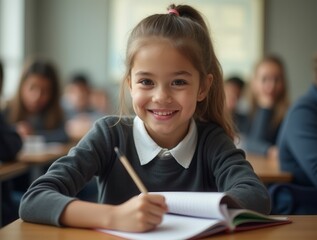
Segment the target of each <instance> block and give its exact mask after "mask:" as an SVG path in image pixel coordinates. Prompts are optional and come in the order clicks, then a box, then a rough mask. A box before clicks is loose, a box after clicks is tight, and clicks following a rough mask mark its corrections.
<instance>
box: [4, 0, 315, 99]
mask: <svg viewBox="0 0 317 240" xmlns="http://www.w3.org/2000/svg"><path fill="white" fill-rule="evenodd" d="M170 3H181V4H191V5H193V6H195V7H197V8H198V9H199V10H200V11H201V12H202V13H203V14H204V15H205V17H206V19H207V20H208V22H209V28H210V31H211V37H212V38H213V40H214V44H215V48H216V52H217V54H218V56H219V59H220V62H221V64H222V66H223V70H224V75H225V76H229V75H233V74H236V75H240V76H242V77H243V79H244V80H245V81H248V79H249V75H250V73H251V69H252V68H253V67H254V64H255V62H256V61H257V60H258V59H259V58H261V57H262V56H264V55H266V54H271V53H273V54H277V55H279V56H281V57H282V58H283V59H284V61H285V64H286V68H287V73H288V78H289V81H290V84H289V85H290V86H289V90H290V97H291V100H292V101H293V100H295V99H297V98H298V97H299V96H300V95H301V94H302V93H304V92H305V90H306V89H307V87H308V86H309V85H310V83H311V81H312V78H313V72H312V70H311V69H312V61H311V60H312V56H313V55H314V53H315V52H316V51H317V19H316V18H317V0H303V1H299V0H192V1H189V0H183V1H178V0H175V1H170V0H157V1H149V0H0V59H1V61H2V63H3V66H4V72H5V79H4V89H3V96H2V97H3V98H10V97H11V96H12V95H13V94H14V92H15V91H16V87H17V85H18V81H19V76H20V73H21V71H22V67H23V64H24V62H25V60H26V59H27V58H30V57H37V56H41V57H45V58H49V59H51V60H53V61H54V62H55V63H56V65H57V67H58V69H59V72H60V75H61V77H62V79H63V80H64V81H66V79H68V78H69V76H70V75H71V74H72V73H74V72H85V73H86V74H88V75H89V77H90V79H91V81H92V83H93V85H94V87H96V88H105V89H108V90H110V91H109V93H110V95H111V98H113V99H115V98H116V97H117V95H116V94H117V91H116V88H117V86H118V84H119V82H120V80H121V79H120V78H121V75H122V73H123V71H124V65H123V59H124V51H125V46H126V40H127V36H128V34H129V31H130V30H131V28H132V27H133V26H134V25H135V24H136V23H137V22H138V21H139V20H140V19H141V18H143V17H145V16H147V15H150V14H152V13H164V12H165V9H166V8H167V6H168V5H169V4H170ZM115 102H116V101H115V100H114V101H113V104H115Z"/></svg>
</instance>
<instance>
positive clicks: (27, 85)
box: [21, 74, 52, 114]
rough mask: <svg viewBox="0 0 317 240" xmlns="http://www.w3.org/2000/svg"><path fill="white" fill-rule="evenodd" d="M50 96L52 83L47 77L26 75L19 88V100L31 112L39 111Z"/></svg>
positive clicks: (45, 104)
mask: <svg viewBox="0 0 317 240" xmlns="http://www.w3.org/2000/svg"><path fill="white" fill-rule="evenodd" d="M51 98H52V85H51V82H50V81H49V79H47V78H45V77H43V76H41V75H37V74H32V75H30V76H28V77H27V79H26V80H25V81H24V83H23V85H22V88H21V100H22V102H23V104H24V106H25V108H26V110H27V111H28V112H29V113H31V114H35V113H39V112H41V111H42V110H43V109H44V108H45V107H46V106H47V104H48V102H49V101H50V99H51Z"/></svg>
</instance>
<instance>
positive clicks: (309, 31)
mask: <svg viewBox="0 0 317 240" xmlns="http://www.w3.org/2000/svg"><path fill="white" fill-rule="evenodd" d="M265 4H266V11H265V12H266V14H265V15H266V21H265V22H266V27H265V53H276V54H279V55H280V56H281V57H283V59H284V61H285V63H286V67H287V71H288V77H289V80H290V84H289V85H290V86H289V89H290V93H291V100H295V99H297V98H298V97H299V96H300V95H302V94H303V93H304V92H305V91H306V89H307V88H308V86H309V85H310V84H311V82H312V80H313V70H312V56H313V55H314V54H315V53H317V0H304V1H299V0H266V1H265Z"/></svg>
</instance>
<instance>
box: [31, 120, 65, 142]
mask: <svg viewBox="0 0 317 240" xmlns="http://www.w3.org/2000/svg"><path fill="white" fill-rule="evenodd" d="M26 121H27V122H29V123H30V124H31V126H32V128H33V129H34V131H35V133H34V134H35V135H41V136H43V137H44V139H45V142H68V141H69V137H68V135H67V133H66V130H65V122H64V121H61V122H60V123H59V125H58V126H57V127H55V128H53V129H47V128H46V127H45V120H44V116H42V115H40V114H39V115H37V116H35V117H31V118H28V119H26Z"/></svg>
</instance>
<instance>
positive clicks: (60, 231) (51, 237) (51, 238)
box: [0, 215, 317, 240]
mask: <svg viewBox="0 0 317 240" xmlns="http://www.w3.org/2000/svg"><path fill="white" fill-rule="evenodd" d="M290 218H291V219H292V220H293V223H291V224H285V225H279V226H274V227H268V228H262V229H256V230H250V231H245V232H237V233H232V234H218V235H213V236H211V237H209V238H205V239H210V240H222V239H223V240H225V239H226V240H228V239H229V240H254V239H257V240H264V239H265V240H267V239H270V240H281V239H288V240H292V239H294V240H295V239H296V240H298V239H305V240H315V239H316V237H317V215H310V216H290ZM0 239H1V240H12V239H14V240H22V239H23V240H43V239H46V240H69V239H76V240H87V239H94V240H118V239H121V238H119V237H116V236H112V235H108V234H105V233H100V232H97V231H94V230H87V229H77V228H59V227H53V226H47V225H40V224H32V223H26V222H23V221H22V220H21V219H18V220H16V221H15V222H13V223H11V224H9V225H7V226H5V227H4V228H2V229H0Z"/></svg>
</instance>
